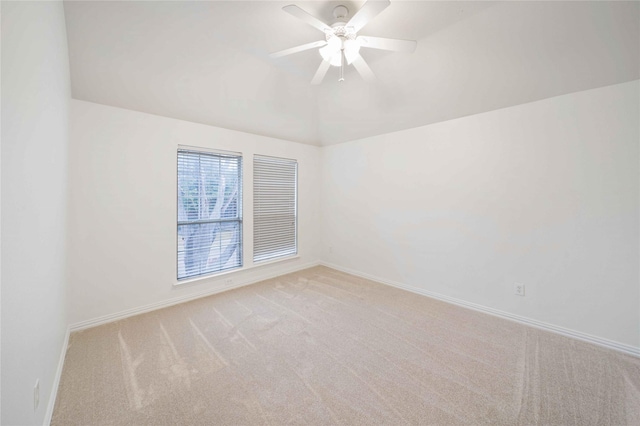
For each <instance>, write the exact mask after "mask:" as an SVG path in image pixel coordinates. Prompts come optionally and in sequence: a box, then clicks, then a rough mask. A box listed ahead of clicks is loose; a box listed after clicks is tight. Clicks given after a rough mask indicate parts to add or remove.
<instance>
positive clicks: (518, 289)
mask: <svg viewBox="0 0 640 426" xmlns="http://www.w3.org/2000/svg"><path fill="white" fill-rule="evenodd" d="M513 293H514V294H515V295H516V296H524V284H519V283H516V284H514V286H513Z"/></svg>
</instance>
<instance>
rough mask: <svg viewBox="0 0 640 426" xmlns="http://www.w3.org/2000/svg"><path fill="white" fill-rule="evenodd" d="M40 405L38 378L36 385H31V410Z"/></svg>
mask: <svg viewBox="0 0 640 426" xmlns="http://www.w3.org/2000/svg"><path fill="white" fill-rule="evenodd" d="M38 405H40V379H36V385H35V386H34V387H33V411H34V412H35V411H36V410H37V409H38Z"/></svg>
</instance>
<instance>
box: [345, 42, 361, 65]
mask: <svg viewBox="0 0 640 426" xmlns="http://www.w3.org/2000/svg"><path fill="white" fill-rule="evenodd" d="M359 54H360V43H359V42H358V41H357V40H345V41H344V57H345V59H346V60H347V64H349V65H351V62H353V61H354V59H356V58H357V57H358V55H359Z"/></svg>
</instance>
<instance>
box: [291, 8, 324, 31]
mask: <svg viewBox="0 0 640 426" xmlns="http://www.w3.org/2000/svg"><path fill="white" fill-rule="evenodd" d="M282 10H284V11H285V12H287V13H290V14H291V15H293V16H295V17H296V18H298V19H301V20H303V21H304V22H306V23H307V24H309V25H311V26H312V27H315V28H317V29H319V30H320V31H322V32H323V33H324V32H327V31H330V30H331V27H330V26H329V25H327V24H325V23H324V22H322V21H321V20H319V19H318V18H316V17H315V16H312V15H310V14H308V13H307V12H305V11H304V10H302V9H300V8H299V7H298V6H296V5H295V4H290V5H289V6H285V7H283V8H282Z"/></svg>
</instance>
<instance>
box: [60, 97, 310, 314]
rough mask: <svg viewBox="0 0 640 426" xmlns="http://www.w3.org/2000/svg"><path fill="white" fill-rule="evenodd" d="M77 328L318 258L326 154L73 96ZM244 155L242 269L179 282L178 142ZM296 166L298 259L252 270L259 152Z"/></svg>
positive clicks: (73, 271) (73, 266) (73, 297)
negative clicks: (255, 173) (294, 162)
mask: <svg viewBox="0 0 640 426" xmlns="http://www.w3.org/2000/svg"><path fill="white" fill-rule="evenodd" d="M71 106H72V107H71V148H70V153H71V156H70V200H71V201H70V217H71V232H70V252H69V256H70V284H71V287H70V293H69V302H70V306H71V307H70V309H71V311H70V312H71V313H70V315H71V318H70V323H71V324H77V323H80V322H83V321H87V320H93V319H96V318H99V317H102V316H105V315H110V314H114V313H118V312H122V311H126V310H129V309H134V308H138V307H141V306H145V305H150V304H156V303H162V302H165V301H168V300H172V299H175V298H179V297H185V296H187V295H191V294H196V293H201V292H204V291H209V290H215V289H218V288H223V287H224V281H225V280H226V279H233V280H234V284H241V283H243V282H249V281H253V280H255V279H257V278H261V277H265V276H269V275H276V274H278V273H285V272H287V271H289V270H292V269H294V268H299V267H301V266H302V265H308V264H311V263H313V262H317V261H318V253H319V250H318V247H319V241H320V234H319V223H320V215H319V191H320V186H319V185H320V184H319V177H320V164H319V161H320V153H319V152H320V149H319V148H318V147H315V146H310V145H304V144H299V143H294V142H288V141H283V140H278V139H273V138H267V137H263V136H257V135H251V134H247V133H241V132H237V131H231V130H225V129H220V128H216V127H211V126H206V125H202V124H196V123H191V122H186V121H181V120H175V119H170V118H164V117H160V116H155V115H150V114H144V113H140V112H134V111H130V110H125V109H120V108H114V107H108V106H103V105H99V104H94V103H90V102H84V101H78V100H72V104H71ZM179 144H182V145H191V146H196V147H205V148H213V149H220V150H228V151H237V152H241V153H242V154H243V170H244V172H243V177H244V184H243V194H244V214H243V216H244V218H243V219H244V220H243V234H244V247H243V254H244V265H245V268H248V269H246V270H243V271H239V272H234V273H231V274H229V275H222V276H220V277H217V278H216V277H213V278H209V279H204V280H201V281H197V282H194V283H191V284H183V285H180V286H175V285H174V284H176V208H177V207H176V180H177V177H176V161H177V159H176V156H177V148H178V145H179ZM256 153H257V154H265V155H272V156H280V157H286V158H295V159H297V160H298V167H299V178H298V180H299V181H298V185H299V187H298V208H299V224H298V231H299V239H298V247H299V255H300V257H299V259H294V260H290V261H283V262H281V263H275V264H272V265H268V266H260V267H256V268H250V267H251V266H252V258H253V253H252V247H253V227H252V224H253V216H252V211H253V203H252V199H253V184H252V182H253V179H252V172H253V163H252V161H253V155H254V154H256Z"/></svg>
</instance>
